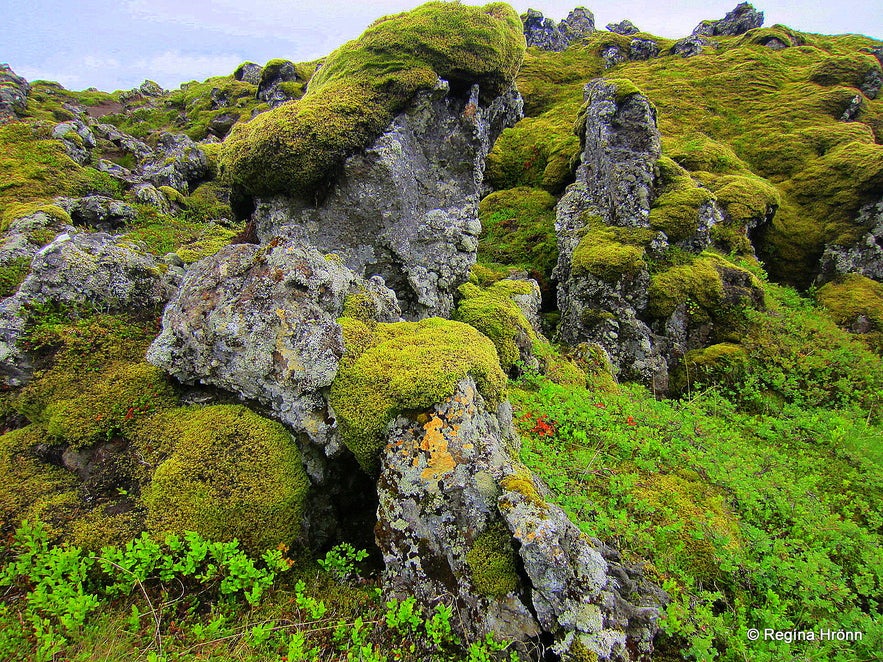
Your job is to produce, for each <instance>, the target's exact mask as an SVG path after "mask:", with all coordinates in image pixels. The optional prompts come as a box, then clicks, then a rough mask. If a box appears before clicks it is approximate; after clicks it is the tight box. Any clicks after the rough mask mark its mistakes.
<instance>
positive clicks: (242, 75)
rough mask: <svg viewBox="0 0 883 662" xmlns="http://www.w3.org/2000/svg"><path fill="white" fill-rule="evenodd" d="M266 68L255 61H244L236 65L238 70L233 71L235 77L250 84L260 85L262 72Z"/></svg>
mask: <svg viewBox="0 0 883 662" xmlns="http://www.w3.org/2000/svg"><path fill="white" fill-rule="evenodd" d="M263 70H264V68H263V67H262V66H261V65H259V64H255V63H254V62H243V63H242V64H240V65H239V66H238V67H236V71H234V72H233V78H234V79H236V80H238V81H242V82H243V83H249V84H250V85H260V83H261V72H263Z"/></svg>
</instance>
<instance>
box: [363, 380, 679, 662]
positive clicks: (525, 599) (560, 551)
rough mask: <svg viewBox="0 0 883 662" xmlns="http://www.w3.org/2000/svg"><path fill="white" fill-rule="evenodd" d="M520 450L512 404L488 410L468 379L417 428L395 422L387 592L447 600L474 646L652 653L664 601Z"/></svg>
mask: <svg viewBox="0 0 883 662" xmlns="http://www.w3.org/2000/svg"><path fill="white" fill-rule="evenodd" d="M513 439H514V437H513V435H512V431H511V412H510V410H509V408H508V405H507V404H505V403H504V405H502V406H501V408H500V410H499V411H498V412H496V413H493V412H490V411H488V410H487V408H486V406H485V403H484V400H483V398H482V396H481V395H480V394H479V393H478V391H477V388H476V386H475V383H474V382H473V381H472V380H471V379H470V378H466V379H464V380H463V381H461V382H460V384H459V386H458V389H457V392H456V393H455V394H454V395H453V396H451V397H450V398H447V399H445V400H444V401H443V402H441V403H439V404H438V405H436V406H435V407H433V408H432V409H431V410H430V411H428V412H426V413H425V414H423V415H421V416H419V417H418V418H417V419H416V420H413V419H411V418H405V417H402V418H399V419H397V420H396V421H395V422H394V424H393V425H392V426H391V428H390V432H389V437H388V444H387V446H386V449H385V451H384V453H383V457H382V471H381V475H380V478H379V481H378V493H379V496H380V504H379V508H378V523H377V526H376V529H375V535H376V540H377V544H378V546H379V547H380V549H381V551H382V552H383V557H384V562H385V570H384V575H383V576H384V582H385V584H386V588H387V590H388V591H389V592H391V593H392V594H394V595H398V596H400V597H404V596H408V595H415V596H416V597H417V598H418V600H420V601H421V602H423V603H424V604H434V603H435V602H437V601H438V600H439V598H442V599H444V597H445V596H448V599H449V600H450V599H453V601H454V602H455V603H456V605H457V610H455V613H459V614H460V617H461V625H462V627H463V628H464V629H465V630H466V631H468V632H469V633H470V635H472V636H476V637H483V636H484V634H485V633H487V632H489V631H494V632H496V633H497V634H498V635H499V636H502V637H503V638H512V639H514V640H516V641H525V640H527V639H529V638H532V637H537V636H539V635H541V634H543V633H545V634H546V635H552V636H553V637H554V645H553V647H554V650H555V651H556V652H557V653H559V654H561V655H564V656H565V659H570V658H568V657H567V655H568V654H570V655H576V654H577V653H578V652H580V651H583V652H585V651H589V652H590V653H594V655H595V656H597V659H600V660H624V659H632V658H630V653H629V651H631V652H632V653H634V652H640V653H643V654H649V653H650V651H651V642H652V637H653V634H654V633H655V631H656V625H655V621H656V618H657V617H658V609H657V607H658V606H660V605H661V604H662V603H663V601H664V599H665V598H664V595H663V594H661V592H659V591H658V590H656V591H654V590H652V589H649V590H648V586H647V585H645V584H644V583H643V582H642V581H641V580H640V576H639V573H637V572H636V571H634V569H632V570H631V575H630V573H629V572H628V571H626V570H625V569H624V568H622V567H621V566H619V565H618V564H615V563H613V564H611V563H609V562H608V561H607V560H605V558H604V553H603V552H602V548H601V546H600V544H598V543H597V541H591V540H590V539H588V538H586V537H585V536H584V535H582V534H581V533H580V531H579V529H578V528H577V527H576V526H575V525H574V524H572V523H571V522H570V521H569V520H568V519H567V517H566V515H565V514H564V513H563V512H562V511H561V510H560V509H559V508H558V507H557V506H554V505H552V504H550V503H548V502H547V501H546V500H545V499H544V498H543V496H541V493H540V490H541V489H543V488H542V486H540V488H539V489H538V486H537V484H536V483H535V482H534V479H532V477H531V476H530V473H529V472H527V470H526V469H524V468H523V467H522V466H520V465H518V464H517V463H516V462H515V461H513V459H512V453H513V450H514V449H513V448H512V446H511V444H512V443H513ZM607 551H608V556H609V557H611V559H612V558H613V556H614V555H612V554H610V553H609V550H607ZM626 598H628V600H627V599H626ZM636 598H637V599H636ZM629 600H632V601H634V602H637V603H638V604H639V605H640V606H635V605H634V604H633V603H630V602H629Z"/></svg>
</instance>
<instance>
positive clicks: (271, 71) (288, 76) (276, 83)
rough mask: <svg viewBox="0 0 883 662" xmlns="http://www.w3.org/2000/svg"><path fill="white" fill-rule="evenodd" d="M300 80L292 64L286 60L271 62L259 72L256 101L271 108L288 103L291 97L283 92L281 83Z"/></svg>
mask: <svg viewBox="0 0 883 662" xmlns="http://www.w3.org/2000/svg"><path fill="white" fill-rule="evenodd" d="M299 80H301V79H300V76H298V75H297V69H295V66H294V63H293V62H289V61H288V60H271V61H270V62H268V63H267V66H265V67H264V68H263V70H262V71H261V79H260V82H259V84H258V99H260V100H261V101H265V102H266V103H267V104H268V105H269V106H270V107H271V108H275V107H276V106H279V105H282V104H283V103H285V102H286V101H290V100H291V99H293V98H294V97H292V96H291V95H290V94H289V93H288V92H286V91H285V88H284V86H283V85H282V84H283V83H293V82H297V81H299Z"/></svg>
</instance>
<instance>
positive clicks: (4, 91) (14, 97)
mask: <svg viewBox="0 0 883 662" xmlns="http://www.w3.org/2000/svg"><path fill="white" fill-rule="evenodd" d="M30 91H31V86H30V85H29V84H28V81H26V80H25V79H24V78H22V77H21V76H18V75H16V73H15V72H14V71H13V70H12V69H10V68H9V65H7V64H0V124H3V123H5V122H9V121H11V120H14V119H16V118H18V116H20V115H21V114H22V113H23V112H24V111H25V109H26V108H27V105H28V92H30Z"/></svg>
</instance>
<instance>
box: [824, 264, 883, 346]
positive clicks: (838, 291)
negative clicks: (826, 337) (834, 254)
mask: <svg viewBox="0 0 883 662" xmlns="http://www.w3.org/2000/svg"><path fill="white" fill-rule="evenodd" d="M816 300H817V301H818V302H819V303H820V304H821V305H822V306H824V307H825V308H827V309H828V310H829V311H830V312H831V317H832V318H834V321H835V322H837V324H839V325H840V326H841V327H844V328H847V329H850V328H861V327H866V328H865V329H863V330H862V335H863V337H864V338H865V339H866V340H867V341H868V343H869V344H870V345H871V347H873V348H874V349H875V350H876V351H877V352H878V353H883V284H880V283H878V282H877V281H874V280H871V279H870V278H866V277H865V276H862V275H860V274H847V275H845V276H841V277H840V278H838V279H837V280H835V281H832V282H830V283H827V284H825V285H823V286H822V287H821V288H819V291H818V292H817V293H816ZM857 325H858V326H857Z"/></svg>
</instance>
